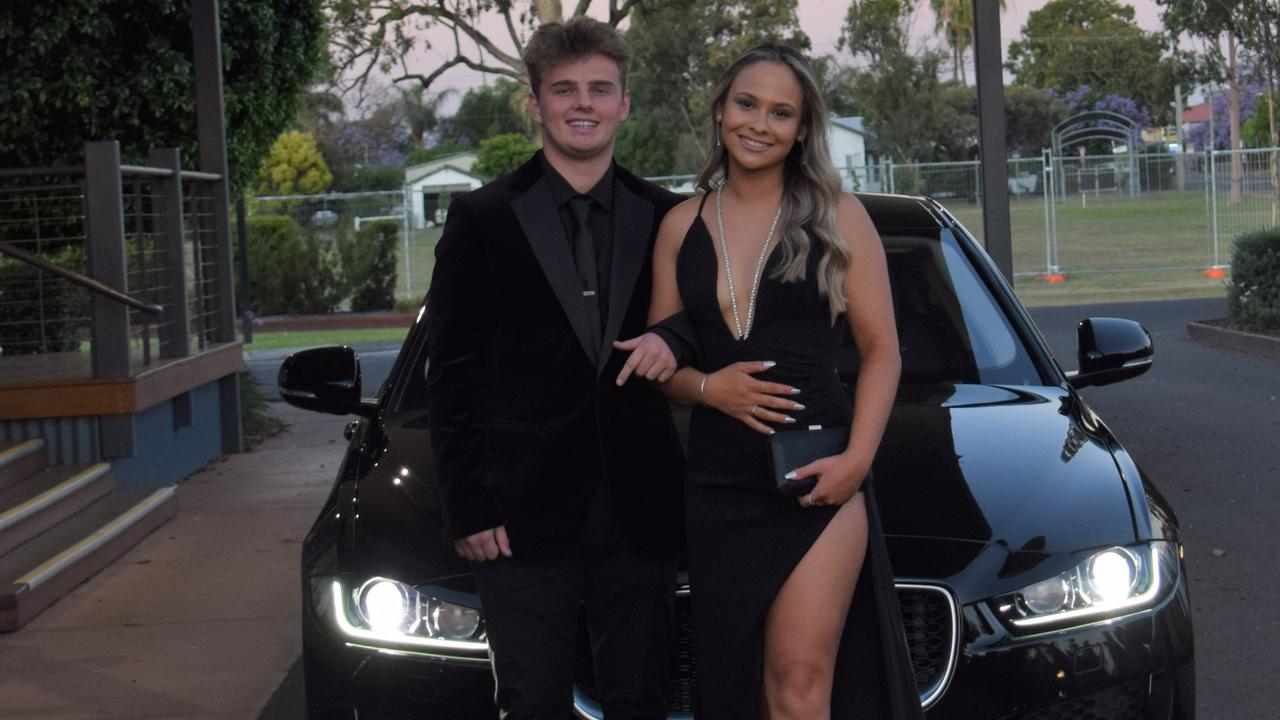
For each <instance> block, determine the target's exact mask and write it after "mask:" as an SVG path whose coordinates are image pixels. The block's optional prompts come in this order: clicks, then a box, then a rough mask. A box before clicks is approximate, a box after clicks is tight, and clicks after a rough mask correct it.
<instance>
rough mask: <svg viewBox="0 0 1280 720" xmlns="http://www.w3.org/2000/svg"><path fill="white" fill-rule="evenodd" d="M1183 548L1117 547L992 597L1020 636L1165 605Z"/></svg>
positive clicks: (1166, 545) (1162, 544)
mask: <svg viewBox="0 0 1280 720" xmlns="http://www.w3.org/2000/svg"><path fill="white" fill-rule="evenodd" d="M1178 572H1179V565H1178V554H1177V548H1176V547H1175V546H1174V545H1173V544H1172V543H1168V542H1151V543H1146V544H1143V545H1136V546H1132V547H1113V548H1108V549H1106V550H1102V551H1100V552H1097V553H1094V554H1093V555H1090V556H1089V557H1088V558H1086V559H1085V560H1084V562H1082V563H1080V564H1079V565H1077V566H1075V567H1074V568H1071V569H1070V570H1068V571H1066V572H1064V573H1061V574H1060V575H1056V576H1054V577H1051V578H1048V579H1046V580H1042V581H1040V582H1038V583H1034V584H1032V585H1028V586H1026V587H1024V588H1022V589H1020V590H1018V591H1016V592H1013V593H1010V594H1008V595H1002V596H1000V597H997V598H995V599H994V600H992V601H991V606H992V609H994V610H995V612H996V614H997V615H999V616H1000V618H1001V619H1002V620H1004V621H1005V622H1006V623H1007V624H1008V625H1009V626H1010V628H1011V629H1012V630H1013V631H1014V632H1015V633H1017V634H1030V633H1037V632H1045V631H1049V630H1057V629H1061V628H1064V627H1070V626H1075V625H1084V624H1087V623H1092V622H1099V621H1103V620H1109V619H1112V618H1116V617H1120V616H1122V615H1127V614H1130V613H1134V612H1139V611H1142V610H1146V609H1148V608H1151V607H1154V606H1155V605H1157V604H1159V603H1160V601H1162V600H1164V599H1165V598H1166V597H1167V596H1168V595H1169V592H1170V591H1172V589H1173V588H1174V587H1176V586H1177V581H1178Z"/></svg>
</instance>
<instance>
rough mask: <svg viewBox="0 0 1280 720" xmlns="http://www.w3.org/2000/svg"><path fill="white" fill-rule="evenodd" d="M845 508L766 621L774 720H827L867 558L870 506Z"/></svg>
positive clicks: (858, 502)
mask: <svg viewBox="0 0 1280 720" xmlns="http://www.w3.org/2000/svg"><path fill="white" fill-rule="evenodd" d="M864 498H865V495H864V494H863V493H858V494H857V495H854V496H853V499H852V500H850V501H849V502H847V503H845V504H844V506H843V507H841V508H840V510H839V511H838V512H836V515H835V517H834V518H832V519H831V522H830V523H829V524H828V525H827V527H826V529H825V530H823V531H822V534H821V535H820V536H819V537H818V539H817V541H816V542H814V544H813V546H812V547H810V548H809V551H808V552H807V553H805V556H804V557H803V558H801V560H800V563H799V564H798V565H796V567H795V570H793V571H792V572H791V575H790V577H788V578H787V581H786V582H785V583H783V585H782V589H781V590H779V591H778V596H777V597H776V598H774V601H773V606H772V607H771V608H770V609H769V615H768V618H767V619H766V620H765V632H764V703H763V708H762V709H763V717H764V718H765V719H766V720H826V719H827V718H829V717H830V716H831V688H832V682H833V678H834V676H835V664H836V653H837V651H838V649H839V646H840V636H841V634H842V632H843V631H844V621H845V617H846V616H847V615H848V614H849V604H850V603H851V602H852V600H853V591H854V588H855V587H856V586H857V584H858V574H859V573H860V572H862V565H863V560H864V559H865V558H866V554H867V506H866V502H865V500H864Z"/></svg>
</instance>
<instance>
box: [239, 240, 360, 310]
mask: <svg viewBox="0 0 1280 720" xmlns="http://www.w3.org/2000/svg"><path fill="white" fill-rule="evenodd" d="M248 222H249V237H248V246H249V282H250V285H251V289H252V294H253V301H252V307H253V310H254V312H255V313H257V314H258V315H311V314H316V313H327V312H331V311H332V310H334V309H335V308H336V307H337V306H338V303H340V302H342V298H343V296H344V295H346V293H345V292H343V287H342V282H341V276H340V274H339V272H338V260H337V256H336V253H335V252H334V251H333V249H332V247H330V246H329V244H328V243H325V242H323V241H321V240H320V239H318V238H316V237H314V236H309V237H304V236H303V234H302V231H301V230H300V229H299V228H298V223H297V222H296V221H294V219H293V218H291V217H287V216H284V215H262V216H258V217H251V218H249V221H248Z"/></svg>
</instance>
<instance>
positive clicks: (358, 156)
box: [316, 89, 413, 192]
mask: <svg viewBox="0 0 1280 720" xmlns="http://www.w3.org/2000/svg"><path fill="white" fill-rule="evenodd" d="M411 133H412V131H411V130H410V122H409V120H408V119H407V118H406V117H405V113H404V100H403V97H402V95H401V94H400V93H399V92H398V91H393V90H391V89H384V90H383V91H381V92H378V93H370V94H366V96H365V97H364V103H363V105H362V107H361V114H360V115H359V116H357V117H354V118H347V117H342V118H341V119H339V120H337V121H335V122H332V123H330V124H328V125H326V126H324V128H323V129H322V130H321V131H320V132H318V133H317V135H316V144H317V145H318V146H319V148H320V152H321V153H322V154H323V155H324V157H325V160H326V161H327V162H328V163H329V168H330V169H331V170H332V171H333V189H334V190H335V191H337V192H364V191H369V190H394V189H398V188H400V187H401V186H402V185H403V184H404V176H403V173H402V170H403V168H404V160H405V156H406V154H407V153H408V152H409V150H410V149H411V148H412V147H413V141H412V138H411Z"/></svg>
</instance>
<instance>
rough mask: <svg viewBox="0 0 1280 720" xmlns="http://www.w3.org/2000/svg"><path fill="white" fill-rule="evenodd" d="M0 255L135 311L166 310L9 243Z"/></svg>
mask: <svg viewBox="0 0 1280 720" xmlns="http://www.w3.org/2000/svg"><path fill="white" fill-rule="evenodd" d="M0 253H4V254H5V255H8V256H9V257H11V258H13V259H15V260H20V261H22V262H24V263H27V264H28V265H34V266H36V267H38V268H40V269H41V270H44V271H46V272H50V273H53V274H54V275H57V276H58V277H61V278H63V279H64V280H70V281H71V282H73V283H75V284H77V285H79V286H81V287H83V288H87V289H88V290H91V291H93V292H96V293H98V294H99V295H102V296H103V297H106V298H109V299H111V300H115V301H116V302H118V303H123V304H125V305H128V306H129V307H131V308H133V309H135V310H139V311H141V312H144V313H146V314H148V315H159V314H160V313H162V312H164V308H162V307H161V306H159V305H157V304H155V303H148V302H142V301H141V300H137V299H135V298H131V297H129V296H128V295H125V294H124V293H122V292H120V291H119V290H116V289H115V288H112V287H108V286H107V285H104V284H102V283H101V282H99V281H97V280H94V279H93V278H91V277H89V276H87V275H81V274H80V273H78V272H75V271H74V270H68V269H66V268H63V267H58V266H57V265H54V264H53V263H51V262H49V261H48V260H45V259H44V258H42V257H39V256H37V255H32V254H31V253H29V252H27V251H26V250H20V249H18V248H16V247H13V246H12V245H10V244H8V243H3V242H0Z"/></svg>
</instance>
